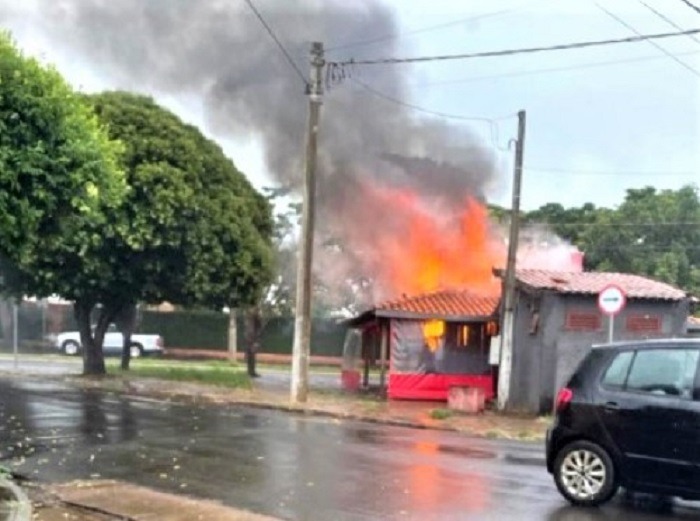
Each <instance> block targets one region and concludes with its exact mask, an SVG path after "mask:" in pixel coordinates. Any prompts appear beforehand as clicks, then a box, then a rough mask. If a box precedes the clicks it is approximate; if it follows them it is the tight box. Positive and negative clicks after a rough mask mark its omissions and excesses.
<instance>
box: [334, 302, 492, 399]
mask: <svg viewBox="0 0 700 521" xmlns="http://www.w3.org/2000/svg"><path fill="white" fill-rule="evenodd" d="M498 305H499V297H498V296H480V295H477V294H474V293H471V292H469V291H458V290H445V291H438V292H433V293H427V294H423V295H419V296H416V297H405V298H402V299H399V300H394V301H389V302H386V303H384V304H381V305H379V306H377V307H375V308H373V309H371V310H369V311H367V312H365V313H363V314H361V315H359V316H358V317H356V318H354V319H353V320H351V321H350V325H351V326H352V329H351V332H350V333H349V334H348V337H347V340H346V344H345V349H344V358H343V370H342V379H343V386H344V388H345V389H349V390H352V389H357V388H359V387H360V386H364V387H367V386H368V384H369V370H370V367H371V366H375V365H379V366H380V368H381V377H380V379H381V381H380V387H382V388H384V387H386V389H387V394H388V396H389V398H398V399H420V400H445V399H447V393H448V391H449V388H450V387H451V386H469V387H477V388H480V389H482V390H483V392H484V396H485V397H486V399H491V398H493V397H494V395H495V374H494V369H493V367H492V366H491V365H490V361H489V347H490V343H491V338H492V337H493V336H495V335H497V333H498V325H497V324H498V318H497V314H498Z"/></svg>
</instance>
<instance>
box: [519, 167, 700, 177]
mask: <svg viewBox="0 0 700 521" xmlns="http://www.w3.org/2000/svg"><path fill="white" fill-rule="evenodd" d="M524 168H525V170H526V171H528V172H543V173H560V174H583V175H634V176H640V177H642V176H650V175H653V176H691V175H697V174H698V172H692V171H690V170H688V171H685V172H683V171H681V172H678V171H676V172H673V171H670V172H669V171H647V172H643V171H629V170H628V171H624V170H622V171H620V170H576V169H569V168H549V167H543V168H538V167H528V166H525V167H524Z"/></svg>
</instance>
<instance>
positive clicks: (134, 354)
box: [129, 344, 143, 358]
mask: <svg viewBox="0 0 700 521" xmlns="http://www.w3.org/2000/svg"><path fill="white" fill-rule="evenodd" d="M129 354H130V355H131V358H139V357H140V356H143V346H142V345H141V344H131V346H129Z"/></svg>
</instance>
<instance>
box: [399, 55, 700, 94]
mask: <svg viewBox="0 0 700 521" xmlns="http://www.w3.org/2000/svg"><path fill="white" fill-rule="evenodd" d="M697 54H700V51H687V52H679V53H676V54H675V55H676V56H692V55H697ZM662 59H665V57H664V56H658V55H654V56H640V57H637V58H625V59H620V60H609V61H602V62H591V63H582V64H579V65H568V66H564V67H549V68H544V69H530V70H525V71H515V72H506V73H503V74H490V75H483V76H470V77H466V78H460V79H455V80H444V81H431V82H424V83H412V84H410V85H409V86H410V87H427V86H433V85H457V84H460V83H469V82H472V81H482V80H492V79H497V78H510V77H517V76H531V75H535V74H547V73H552V72H563V71H574V70H579V69H589V68H594V67H607V66H610V65H619V64H622V63H633V62H643V61H652V60H662Z"/></svg>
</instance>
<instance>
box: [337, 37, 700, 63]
mask: <svg viewBox="0 0 700 521" xmlns="http://www.w3.org/2000/svg"><path fill="white" fill-rule="evenodd" d="M698 33H700V29H687V30H685V31H677V32H667V33H654V34H641V35H638V36H628V37H626V38H614V39H609V40H594V41H587V42H573V43H565V44H558V45H550V46H544V47H525V48H520V49H504V50H500V51H486V52H475V53H464V54H443V55H437V56H419V57H415V58H379V59H373V60H355V59H351V60H345V61H340V62H333V63H334V64H335V65H336V66H346V65H394V64H401V63H422V62H433V61H446V60H465V59H471V58H495V57H500V56H513V55H518V54H532V53H538V52H547V51H565V50H570V49H585V48H589V47H600V46H603V45H613V44H622V43H636V42H643V41H650V40H659V39H663V38H674V37H678V36H687V35H690V34H698Z"/></svg>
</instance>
